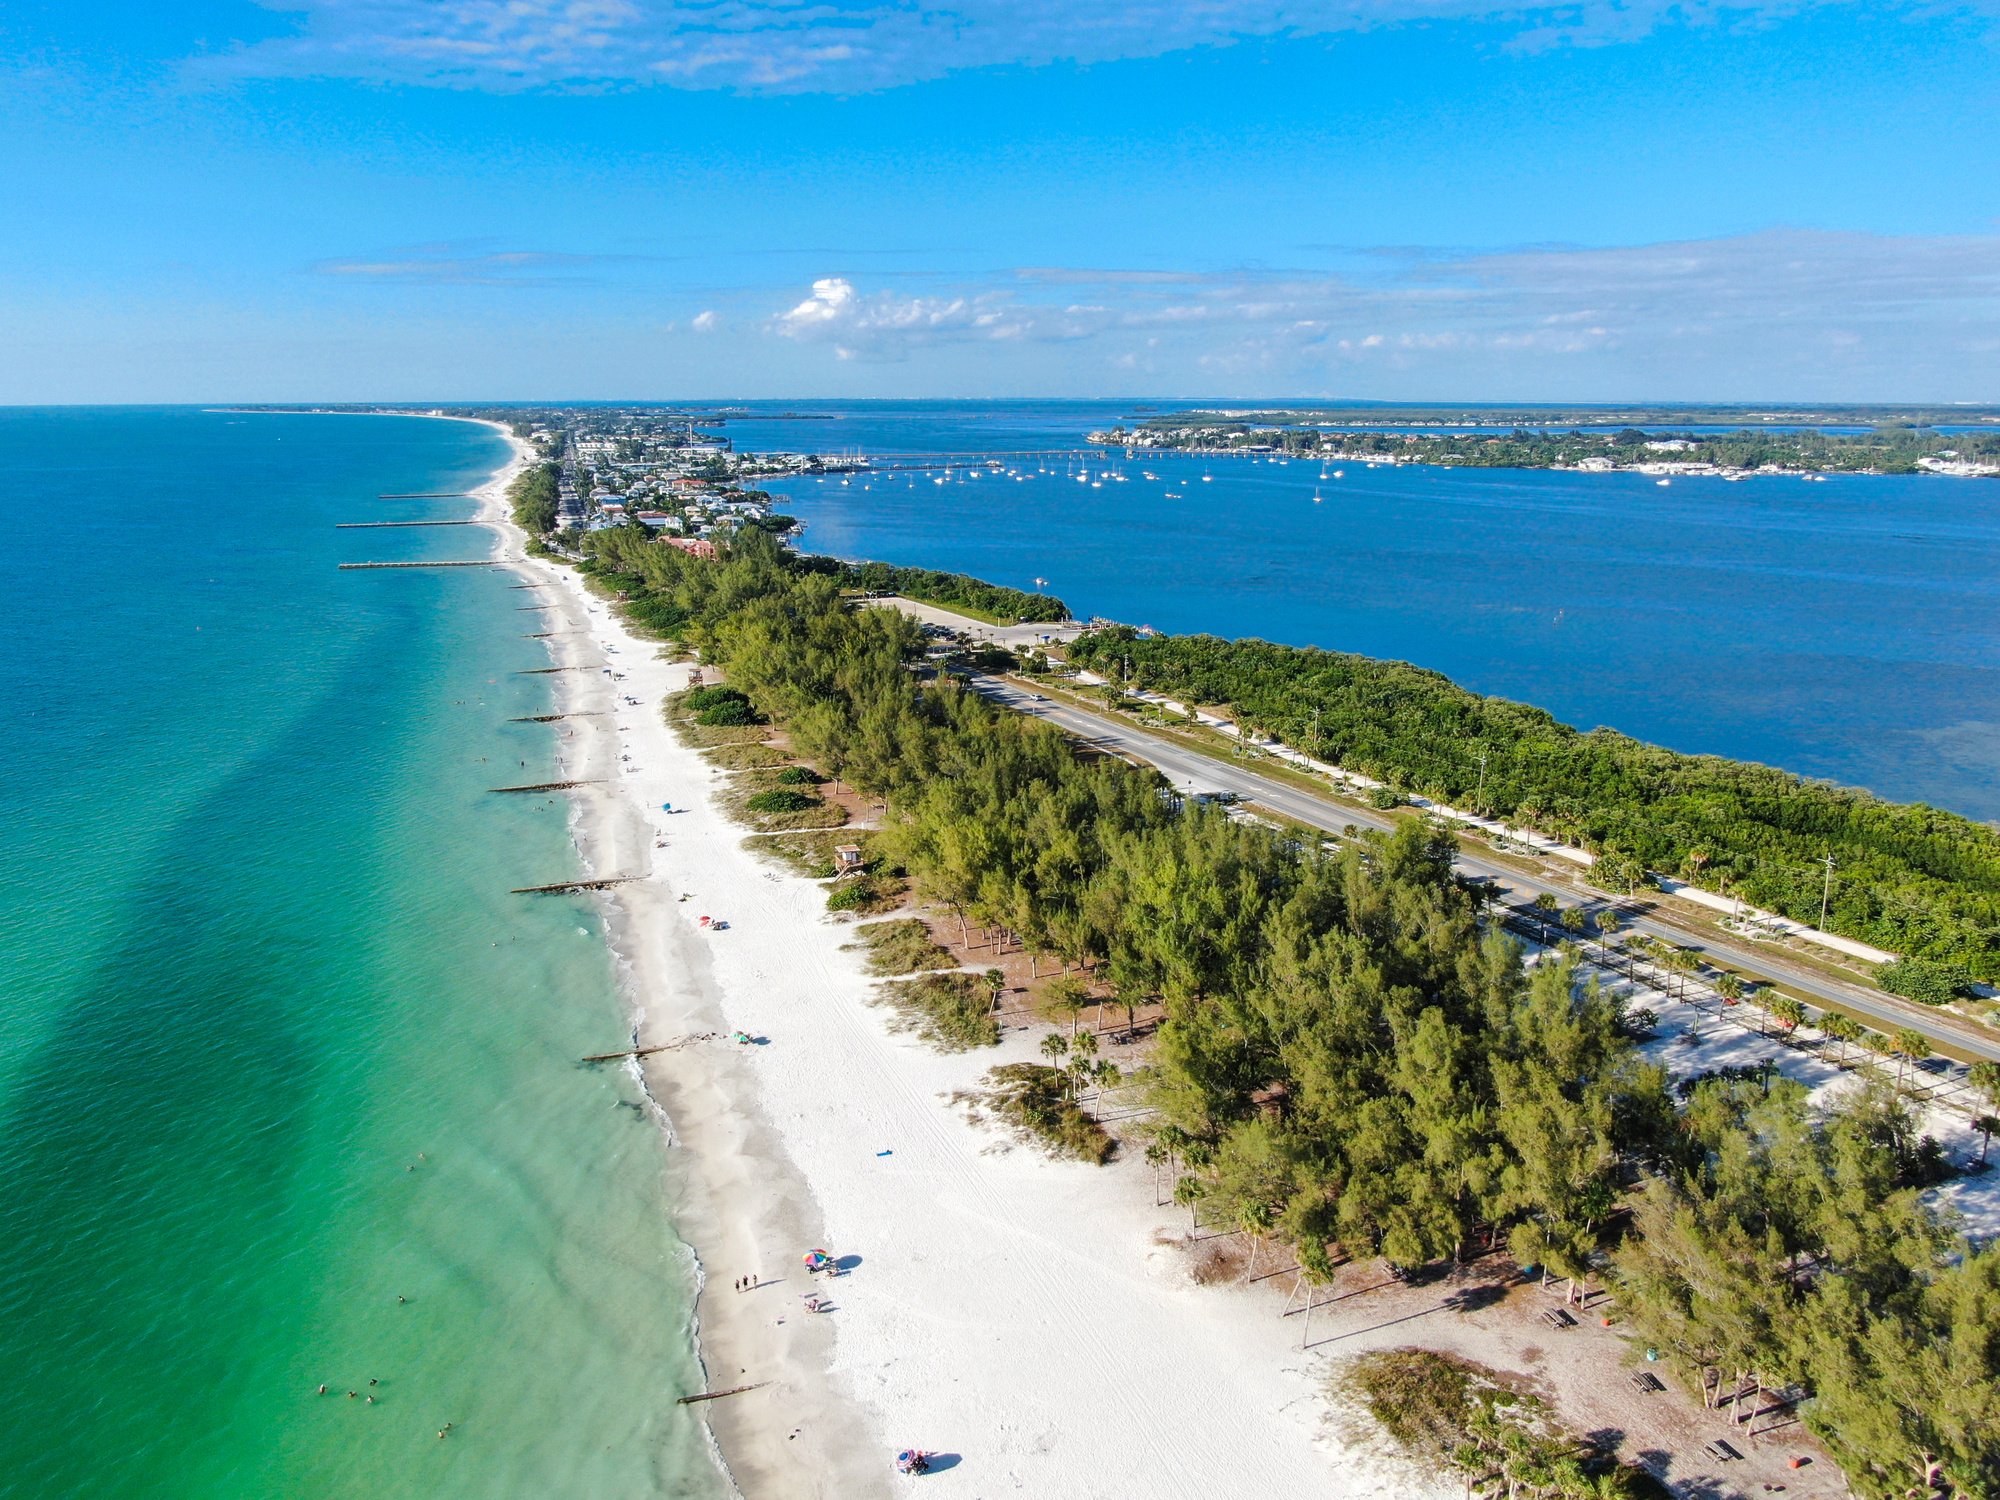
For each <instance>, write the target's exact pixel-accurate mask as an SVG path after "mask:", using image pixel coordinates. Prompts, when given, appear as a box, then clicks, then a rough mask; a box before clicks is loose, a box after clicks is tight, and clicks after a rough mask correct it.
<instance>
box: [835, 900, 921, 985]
mask: <svg viewBox="0 0 2000 1500" xmlns="http://www.w3.org/2000/svg"><path fill="white" fill-rule="evenodd" d="M860 884H861V882H860V881H853V882H850V883H848V884H845V885H839V886H835V887H834V891H833V896H829V897H828V898H827V905H828V906H833V904H834V897H836V896H839V895H840V894H841V892H843V891H849V890H853V889H854V888H855V887H856V886H858V885H860ZM836 909H838V908H836ZM856 935H857V936H858V937H859V938H860V939H861V946H862V947H864V948H866V949H867V950H868V967H869V969H870V971H871V972H873V973H876V974H885V975H886V974H913V973H915V972H916V971H917V970H918V969H948V968H950V967H951V963H952V957H951V954H949V953H948V952H946V951H945V950H944V949H943V948H940V947H939V946H938V945H937V944H936V943H934V942H933V941H931V930H930V928H929V927H928V926H926V925H925V924H924V923H923V922H922V921H921V920H919V919H918V918H916V917H904V918H902V919H900V920H898V921H894V922H870V923H869V924H868V925H867V926H865V927H862V928H859V929H858V930H857V934H856Z"/></svg>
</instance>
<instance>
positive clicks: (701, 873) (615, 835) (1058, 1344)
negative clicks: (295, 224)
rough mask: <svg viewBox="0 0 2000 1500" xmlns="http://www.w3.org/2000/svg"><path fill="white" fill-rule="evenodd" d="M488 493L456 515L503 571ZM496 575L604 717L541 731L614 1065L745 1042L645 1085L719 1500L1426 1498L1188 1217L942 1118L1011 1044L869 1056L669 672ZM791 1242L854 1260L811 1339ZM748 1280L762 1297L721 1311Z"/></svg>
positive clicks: (496, 492) (586, 620) (585, 604)
mask: <svg viewBox="0 0 2000 1500" xmlns="http://www.w3.org/2000/svg"><path fill="white" fill-rule="evenodd" d="M518 462H519V460H518V458H517V464H518ZM514 472H515V467H514V466H510V467H509V469H508V470H506V471H504V472H503V473H502V474H501V475H499V476H497V477H496V478H495V480H494V481H493V482H492V483H491V484H489V485H487V486H485V487H484V488H483V489H482V492H481V497H482V516H483V517H484V518H486V519H489V520H492V521H493V522H494V523H495V525H496V528H497V529H499V530H500V531H501V532H502V534H503V535H504V536H505V537H506V538H507V542H508V545H507V546H506V548H505V550H506V552H507V553H508V555H509V558H510V561H511V560H513V558H514V557H516V556H518V555H519V554H518V548H519V545H520V541H521V538H520V536H519V534H518V532H517V531H516V530H515V528H514V527H513V526H512V525H511V523H510V522H508V521H506V520H505V519H504V506H503V504H502V502H501V499H500V495H501V493H502V491H503V490H504V487H505V484H506V482H507V481H508V480H509V479H510V478H511V477H512V474H513V473H514ZM518 566H519V568H520V570H521V571H522V572H523V573H524V574H525V575H527V576H529V577H532V578H533V579H534V580H536V581H538V582H544V583H547V584H549V585H550V588H549V590H548V593H547V594H546V595H545V596H544V597H546V598H547V599H548V600H549V601H550V602H551V603H552V604H555V605H556V606H557V607H556V609H554V610H552V611H551V617H550V619H549V621H548V623H547V626H546V628H548V629H551V630H556V631H561V632H564V633H563V634H561V635H558V636H556V637H554V638H552V639H551V640H550V641H549V642H548V644H549V646H550V647H551V648H552V654H553V657H554V660H555V662H556V664H558V665H564V666H575V667H579V668H581V669H582V670H579V671H575V672H569V673H565V674H563V675H562V677H561V678H560V679H559V682H560V683H561V685H562V686H561V697H562V704H561V707H562V709H563V711H565V712H569V713H604V714H606V715H607V717H603V718H578V719H575V720H571V721H568V722H565V723H564V724H563V725H561V726H560V731H561V734H562V742H561V743H562V759H563V774H564V775H565V776H566V777H574V778H577V779H593V780H594V779H597V778H600V777H601V778H603V779H604V781H605V783H606V784H605V785H604V786H603V787H601V788H594V789H591V790H589V791H587V792H583V793H579V794H578V795H577V798H576V806H577V815H576V820H575V828H576V834H577V840H578V845H579V848H580V849H581V850H582V851H583V855H584V859H585V861H586V863H587V865H588V867H589V868H590V869H591V870H592V871H593V872H594V873H598V874H606V875H611V874H616V875H643V876H644V878H643V879H640V880H637V881H635V882H633V883H632V884H629V885H624V886H621V887H619V888H618V890H617V892H616V895H615V899H614V900H613V901H611V902H610V905H611V908H612V941H613V945H614V948H615V950H616V953H617V962H618V971H619V977H620V980H621V983H622V985H623V986H624V988H625V990H626V993H627V996H628V999H629V1001H630V1003H631V1005H632V1008H633V1012H634V1015H635V1017H636V1022H637V1026H638V1031H639V1036H640V1040H641V1042H642V1043H646V1044H650V1043H656V1042H664V1041H669V1040H672V1039H674V1038H676V1037H680V1036H685V1035H687V1034H690V1033H703V1032H712V1031H719V1032H728V1031H731V1030H735V1029H742V1030H744V1031H747V1032H749V1033H751V1034H753V1035H758V1036H762V1037H766V1038H768V1043H767V1044H766V1045H762V1046H756V1047H739V1046H734V1045H731V1044H728V1043H702V1044H697V1045H693V1046H690V1047H687V1048H685V1049H684V1050H681V1051H676V1052H668V1053H662V1054H659V1055H656V1056H654V1057H652V1058H649V1059H647V1060H646V1061H645V1063H644V1065H643V1066H644V1068H645V1082H646V1084H647V1087H648V1088H649V1090H650V1091H651V1092H652V1094H653V1095H654V1097H655V1098H656V1099H657V1100H658V1101H659V1103H660V1105H661V1106H662V1108H663V1110H664V1112H665V1115H666V1117H667V1119H668V1121H669V1122H670V1124H669V1127H668V1128H669V1129H670V1132H671V1137H672V1140H673V1143H674V1146H675V1147H676V1149H675V1150H674V1151H672V1152H671V1156H672V1172H673V1175H674V1179H675V1187H676V1189H677V1195H676V1196H677V1201H676V1206H675V1221H676V1228H677V1230H678V1232H679V1233H680V1235H681V1237H682V1238H683V1239H684V1240H685V1241H686V1242H687V1243H688V1244H690V1245H691V1246H692V1247H693V1248H694V1250H695V1252H696V1254H697V1256H698V1258H699V1260H700V1262H701V1264H702V1266H703V1267H704V1268H705V1270H704V1272H703V1280H704V1285H703V1287H702V1290H701V1294H700V1298H699V1303H698V1309H697V1311H698V1319H699V1324H698V1326H699V1338H700V1350H701V1357H702V1360H703V1363H704V1367H705V1369H706V1370H707V1372H708V1375H709V1383H710V1385H711V1386H712V1387H717V1388H720V1387H728V1386H734V1385H740V1384H752V1383H764V1384H762V1385H761V1388H760V1389H758V1390H756V1391H753V1392H750V1393H748V1394H746V1395H744V1396H740V1397H735V1398H732V1399H729V1400H725V1401H718V1402H715V1403H712V1404H710V1405H708V1406H706V1407H705V1408H703V1409H702V1414H701V1417H700V1418H695V1417H693V1416H692V1415H691V1417H690V1420H705V1421H707V1422H708V1423H710V1424H711V1426H712V1430H713V1432H714V1434H715V1437H716V1440H717V1441H718V1443H719V1445H720V1449H721V1452H722V1454H723V1456H724V1458H725V1460H726V1463H727V1467H728V1470H729V1472H730V1473H731V1475H732V1476H733V1478H734V1480H735V1482H736V1484H737V1485H738V1487H739V1489H740V1490H741V1492H742V1493H744V1494H745V1495H748V1496H752V1497H757V1500H762V1497H766V1496H773V1497H776V1496H827V1497H835V1496H839V1497H849V1496H865V1495H873V1494H888V1493H893V1492H895V1480H894V1476H893V1473H892V1470H891V1465H890V1462H889V1460H890V1457H891V1455H892V1454H893V1452H894V1450H895V1449H896V1448H898V1447H901V1446H905V1445H915V1446H920V1447H924V1448H928V1449H932V1450H935V1451H938V1452H940V1453H943V1454H945V1455H948V1458H947V1461H946V1463H945V1464H944V1465H943V1466H941V1468H940V1471H939V1472H937V1473H935V1474H934V1475H933V1476H932V1477H931V1478H930V1479H929V1480H927V1481H926V1488H927V1491H928V1490H930V1489H932V1488H933V1487H935V1488H936V1489H937V1490H939V1491H942V1492H950V1493H959V1494H966V1495H993V1494H1030V1495H1055V1494H1061V1495H1065V1496H1076V1497H1088V1496H1103V1497H1106V1500H1110V1497H1125V1496H1131V1495H1134V1494H1146V1495H1186V1496H1190V1497H1193V1496H1202V1497H1204V1500H1205V1497H1207V1496H1211V1495H1213V1494H1216V1493H1242V1492H1244V1491H1247V1490H1250V1489H1252V1488H1253V1487H1254V1488H1256V1489H1259V1490H1263V1491H1265V1492H1268V1493H1274V1494H1303V1493H1307V1492H1311V1493H1319V1494H1328V1495H1334V1496H1388V1495H1396V1496H1410V1497H1416V1496H1421V1495H1423V1494H1425V1493H1426V1491H1427V1488H1428V1487H1427V1486H1425V1485H1423V1484H1422V1483H1413V1482H1412V1477H1411V1476H1410V1475H1408V1474H1407V1473H1397V1472H1395V1471H1394V1469H1393V1468H1392V1467H1391V1466H1389V1465H1388V1464H1387V1463H1385V1462H1382V1461H1378V1460H1371V1459H1368V1458H1365V1457H1364V1456H1363V1455H1362V1454H1360V1453H1357V1452H1350V1451H1343V1446H1344V1445H1343V1444H1342V1443H1341V1442H1340V1441H1339V1440H1338V1439H1336V1438H1335V1436H1334V1435H1333V1434H1332V1432H1331V1430H1330V1429H1329V1425H1328V1422H1327V1415H1326V1410H1325V1405H1324V1402H1323V1400H1322V1399H1321V1396H1320V1392H1319V1386H1320V1383H1321V1380H1322V1378H1323V1363H1322V1357H1321V1356H1320V1355H1319V1354H1318V1353H1314V1354H1312V1355H1306V1354H1302V1353H1301V1352H1300V1351H1299V1348H1298V1342H1299V1327H1298V1320H1297V1319H1296V1318H1293V1319H1290V1320H1286V1319H1283V1318H1281V1317H1279V1316H1278V1312H1279V1307H1280V1299H1279V1298H1278V1297H1276V1296H1275V1295H1274V1293H1273V1292H1272V1290H1271V1288H1270V1287H1268V1286H1267V1287H1261V1288H1258V1287H1253V1288H1231V1287H1208V1288H1202V1287H1198V1286H1196V1285H1195V1284H1194V1282H1193V1280H1192V1278H1191V1276H1190V1274H1189V1260H1188V1257H1187V1256H1186V1254H1185V1252H1184V1251H1183V1250H1182V1249H1181V1248H1180V1247H1179V1241H1180V1239H1181V1238H1182V1237H1183V1236H1184V1234H1185V1232H1186V1221H1185V1212H1184V1210H1181V1209H1179V1208H1176V1207H1174V1206H1173V1205H1172V1204H1167V1205H1165V1206H1160V1207H1156V1206H1154V1204H1153V1193H1152V1190H1151V1177H1150V1172H1149V1169H1148V1168H1147V1167H1146V1166H1145V1165H1144V1163H1143V1162H1141V1161H1139V1160H1138V1159H1137V1157H1136V1155H1129V1156H1128V1159H1127V1160H1125V1161H1123V1162H1121V1163H1119V1164H1115V1165H1113V1166H1112V1167H1109V1168H1090V1167H1084V1166H1081V1165H1076V1164H1071V1163H1057V1162H1052V1161H1049V1160H1046V1159H1044V1158H1043V1157H1042V1156H1041V1155H1040V1153H1039V1152H1037V1151H1035V1150H1032V1149H1030V1148H1026V1147H1022V1146H1019V1145H1017V1144H1015V1143H1014V1142H1012V1141H1011V1140H1010V1139H1008V1138H1007V1137H1006V1136H1004V1135H1003V1134H1001V1133H999V1132H997V1131H996V1130H994V1129H993V1128H992V1127H988V1126H982V1125H975V1124H974V1123H972V1122H971V1121H970V1120H969V1119H968V1118H967V1115H966V1112H965V1110H964V1108H963V1106H962V1105H961V1104H956V1103H954V1102H952V1096H953V1095H954V1094H956V1093H960V1092H962V1091H964V1090H968V1089H971V1088H974V1087H976V1086H977V1084H978V1082H979V1080H980V1078H981V1077H982V1075H983V1074H984V1072H985V1071H986V1069H988V1068H990V1067H992V1066H993V1065H995V1064H996V1063H999V1062H1005V1061H1015V1060H1020V1059H1025V1058H1027V1057H1030V1056H1033V1055H1034V1054H1033V1045H1034V1036H1033V1034H1032V1033H1029V1032H1026V1031H1014V1032H1010V1034H1009V1037H1008V1040H1007V1042H1006V1043H1005V1044H1004V1045H1003V1046H1002V1047H1000V1048H998V1049H990V1050H985V1051H982V1052H979V1053H977V1054H970V1055H956V1056H952V1055H940V1054H937V1053H934V1052H932V1051H930V1050H929V1049H927V1048H926V1047H924V1046H923V1045H922V1044H920V1043H918V1042H916V1041H915V1040H913V1039H911V1038H908V1037H905V1036H901V1035H897V1034H894V1033H892V1032H891V1031H890V1029H889V1026H888V1022H887V1017H886V1016H885V1014H884V1013H883V1012H881V1011H879V1010H877V1009H875V1008H874V1007H872V1006H871V1005H870V1004H869V1000H870V998H871V995H872V993H873V989H874V984H875V981H874V980H872V979H871V978H870V977H869V976H868V975H867V974H866V972H865V971H864V969H863V967H862V964H861V962H860V960H859V958H858V956H857V955H855V954H853V953H851V952H848V951H846V947H845V945H846V944H847V943H848V942H849V941H850V940H851V937H852V929H851V927H849V926H847V925H845V924H843V923H840V922H836V921H835V920H834V919H833V918H831V917H830V916H829V915H828V914H827V913H826V910H825V904H824V891H823V889H822V888H821V887H820V886H819V885H818V883H816V882H814V881H810V880H807V879H804V878H801V877H798V876H794V875H791V874H788V873H785V872H782V871H781V870H779V869H778V868H777V867H776V866H775V865H772V864H770V863H767V862H766V861H764V860H762V859H761V858H759V857H758V856H756V855H754V854H752V853H750V852H749V851H748V850H747V849H745V848H744V840H745V837H746V834H745V831H744V830H743V829H742V828H740V827H738V826H736V825H735V824H733V823H731V822H730V821H728V819H727V818H726V817H725V816H724V815H723V813H722V812H721V810H720V808H719V806H718V805H717V802H716V798H715V795H714V794H715V792H716V790H717V789H718V787H719V784H720V783H721V782H722V781H723V779H724V778H723V775H722V773H720V772H718V771H716V770H714V769H713V768H711V767H710V766H709V765H708V763H707V762H706V761H705V760H703V758H702V757H701V756H700V755H699V754H698V753H697V752H695V751H693V750H691V749H689V748H687V747H685V746H683V745H681V744H680V743H679V742H678V741H677V740H676V739H675V738H674V737H673V736H672V734H671V733H670V731H669V730H668V729H667V727H666V725H665V723H664V722H663V720H662V719H661V716H660V711H659V703H660V700H661V698H662V697H663V696H665V695H666V694H667V693H669V692H672V691H676V690H678V689H679V688H681V687H682V686H684V685H685V682H686V668H685V667H684V666H676V665H672V664H669V663H667V662H665V661H663V660H661V659H660V652H659V648H658V646H657V645H656V644H655V643H652V642H646V641H641V640H639V639H637V638H635V637H633V636H632V635H631V634H630V633H629V632H627V631H626V630H625V629H624V627H623V626H622V625H621V624H620V623H619V622H618V621H617V620H616V619H615V618H614V617H613V615H612V613H611V609H610V606H608V605H607V604H605V603H604V602H602V601H600V600H597V599H595V598H593V597H591V596H589V594H588V592H587V590H585V588H584V586H583V584H582V581H581V579H580V578H579V577H578V576H577V575H576V574H575V573H574V572H573V571H572V570H570V569H568V568H567V567H563V566H560V565H557V564H553V563H549V562H544V561H542V560H539V559H532V558H530V559H525V560H523V561H521V562H520V563H519V564H518ZM570 632H586V633H579V634H571V633H570ZM606 667H609V668H611V669H612V670H613V671H615V672H616V673H619V674H622V677H619V678H614V677H613V676H612V675H609V674H608V673H607V672H606V671H605V670H604V669H605V668H606ZM628 697H629V698H635V699H637V700H638V704H637V705H636V706H633V705H630V704H627V703H626V702H625V701H624V700H625V699H626V698H628ZM666 802H671V803H672V804H673V806H674V809H675V811H674V812H673V813H672V814H668V813H666V812H664V811H662V810H661V804H662V803H666ZM660 840H664V841H665V842H664V845H661V844H660V842H659V841H660ZM683 898H685V899H683ZM703 915H707V916H711V917H715V918H720V919H723V920H725V921H727V923H728V924H729V925H728V928H727V929H726V930H723V931H710V930H704V929H703V928H702V927H701V926H700V925H699V917H700V916H703ZM814 1246H825V1247H826V1248H828V1249H829V1250H831V1251H832V1252H833V1253H834V1254H836V1255H838V1256H843V1257H853V1258H854V1269H853V1270H852V1272H851V1273H850V1274H849V1275H847V1276H845V1277H843V1278H841V1279H840V1280H838V1281H835V1282H833V1283H831V1284H830V1285H829V1286H827V1287H826V1288H824V1290H826V1291H829V1292H830V1293H831V1294H832V1297H833V1301H834V1302H835V1304H836V1308H835V1310H834V1311H833V1312H831V1313H829V1314H824V1315H820V1316H814V1315H811V1314H808V1313H805V1312H804V1311H803V1310H802V1308H801V1306H800V1298H801V1296H802V1295H803V1293H804V1292H805V1290H806V1286H807V1284H806V1278H805V1275H804V1273H803V1270H802V1268H801V1266H800V1263H799V1257H800V1255H801V1254H802V1252H803V1251H804V1250H806V1249H808V1248H811V1247H814ZM747 1272H755V1273H757V1274H759V1275H761V1276H763V1277H765V1278H767V1284H766V1285H765V1286H764V1287H763V1288H762V1289H760V1290H758V1291H755V1292H751V1293H747V1294H739V1293H737V1292H735V1291H734V1290H732V1283H733V1282H734V1280H735V1278H736V1277H737V1276H739V1275H742V1274H744V1273H747ZM766 1382H767V1383H766ZM1369 1446H1371V1447H1372V1446H1373V1445H1369ZM1440 1493H1442V1491H1441V1490H1440Z"/></svg>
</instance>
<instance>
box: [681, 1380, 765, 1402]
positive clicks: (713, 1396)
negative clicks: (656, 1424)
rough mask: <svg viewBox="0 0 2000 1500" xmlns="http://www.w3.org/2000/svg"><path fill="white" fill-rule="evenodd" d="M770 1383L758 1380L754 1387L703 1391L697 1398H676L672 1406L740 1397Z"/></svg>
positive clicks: (741, 1386) (744, 1386)
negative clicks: (725, 1397)
mask: <svg viewBox="0 0 2000 1500" xmlns="http://www.w3.org/2000/svg"><path fill="white" fill-rule="evenodd" d="M770 1383H771V1382H770V1381H768V1380H760V1381H758V1382H757V1383H756V1384H755V1385H732V1386H731V1387H730V1388H729V1389H728V1390H726V1391H703V1392H702V1393H701V1394H700V1395H699V1396H676V1397H675V1398H674V1405H676V1406H693V1405H694V1404H695V1402H697V1401H720V1400H721V1399H722V1398H723V1397H724V1396H740V1395H742V1394H743V1393H744V1392H745V1391H761V1390H762V1389H764V1387H765V1386H767V1385H769V1384H770Z"/></svg>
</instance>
